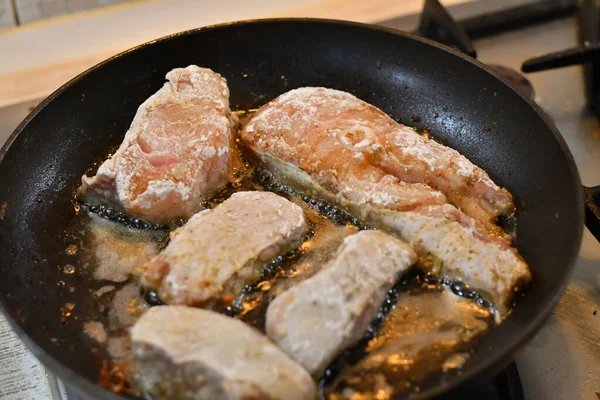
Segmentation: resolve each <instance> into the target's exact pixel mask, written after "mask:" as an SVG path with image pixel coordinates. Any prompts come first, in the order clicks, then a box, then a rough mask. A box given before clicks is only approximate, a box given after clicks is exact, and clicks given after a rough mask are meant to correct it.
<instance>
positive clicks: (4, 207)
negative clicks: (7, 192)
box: [0, 202, 8, 219]
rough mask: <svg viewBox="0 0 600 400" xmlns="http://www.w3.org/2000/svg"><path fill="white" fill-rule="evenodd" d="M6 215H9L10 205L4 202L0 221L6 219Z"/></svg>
mask: <svg viewBox="0 0 600 400" xmlns="http://www.w3.org/2000/svg"><path fill="white" fill-rule="evenodd" d="M6 214H8V203H7V202H4V203H2V206H1V207H0V219H4V218H6Z"/></svg>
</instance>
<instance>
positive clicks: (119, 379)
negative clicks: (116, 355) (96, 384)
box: [99, 360, 142, 395]
mask: <svg viewBox="0 0 600 400" xmlns="http://www.w3.org/2000/svg"><path fill="white" fill-rule="evenodd" d="M133 368H134V367H133V364H131V363H115V364H114V365H112V366H111V365H109V363H108V361H106V360H105V361H103V362H102V368H101V369H100V379H99V380H100V385H101V386H102V387H103V388H105V389H108V390H110V391H111V392H114V393H126V394H131V395H141V394H142V391H141V390H140V389H137V388H131V387H129V386H128V383H127V376H131V369H133Z"/></svg>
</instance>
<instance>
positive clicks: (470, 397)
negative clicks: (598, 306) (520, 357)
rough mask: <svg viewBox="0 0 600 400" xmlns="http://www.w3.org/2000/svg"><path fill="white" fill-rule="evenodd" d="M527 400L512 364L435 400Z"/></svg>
mask: <svg viewBox="0 0 600 400" xmlns="http://www.w3.org/2000/svg"><path fill="white" fill-rule="evenodd" d="M65 391H66V393H67V398H66V399H61V400H87V399H86V398H84V397H79V396H76V395H74V394H73V392H72V391H71V390H70V389H69V388H68V386H67V385H65ZM479 399H486V400H525V394H524V393H523V386H522V385H521V378H520V377H519V371H518V370H517V364H516V363H514V362H513V363H511V364H510V365H509V366H508V367H506V368H505V369H504V370H502V372H500V374H498V375H497V376H496V378H495V379H493V380H491V381H489V382H487V383H485V384H481V385H477V386H470V387H462V388H458V389H457V390H456V391H454V392H452V393H449V394H446V395H444V396H440V397H436V398H435V400H479Z"/></svg>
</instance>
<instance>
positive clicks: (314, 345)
mask: <svg viewBox="0 0 600 400" xmlns="http://www.w3.org/2000/svg"><path fill="white" fill-rule="evenodd" d="M416 260H417V255H416V254H415V252H414V251H413V250H412V249H411V248H410V246H408V245H407V244H406V243H404V242H402V241H400V240H398V239H396V238H393V237H391V236H388V235H386V234H385V233H382V232H378V231H361V232H358V233H356V234H354V235H351V236H348V237H346V238H345V239H344V242H343V244H342V245H341V246H340V248H339V249H338V251H337V254H336V255H334V257H333V259H332V260H331V261H330V262H329V263H328V264H327V265H325V266H324V269H323V270H322V271H320V272H318V273H317V274H316V275H314V276H312V277H311V278H309V279H307V280H305V281H303V282H301V283H299V284H298V285H296V286H293V287H292V288H291V289H288V290H287V291H285V292H283V293H282V294H281V295H279V296H277V297H276V298H275V300H273V301H272V302H271V304H270V305H269V308H268V309H267V317H266V332H267V335H268V336H269V338H271V340H273V341H274V342H275V343H276V344H277V345H278V346H279V347H280V348H281V349H282V350H283V351H285V352H286V353H287V354H288V355H289V356H290V357H292V358H293V359H294V360H296V361H298V362H299V363H300V364H301V365H303V366H304V368H306V369H307V370H308V371H309V372H310V373H311V374H312V375H313V376H314V377H319V376H320V375H321V374H322V373H323V371H324V369H325V367H326V366H327V365H328V364H329V363H330V362H331V361H332V360H333V359H334V358H335V357H336V356H337V355H338V354H339V353H340V352H341V351H343V350H344V349H346V348H347V347H349V346H351V345H353V344H354V343H356V342H357V341H358V340H360V339H361V338H362V337H363V336H364V334H365V332H366V330H367V328H368V326H369V325H370V323H371V322H372V320H373V318H374V317H375V315H376V314H377V312H378V310H379V308H380V307H381V304H382V303H383V299H384V298H385V295H386V293H387V292H388V291H389V290H390V288H391V287H392V286H393V285H394V283H395V282H396V280H397V279H398V278H399V276H400V275H401V274H403V273H404V272H405V271H406V270H407V269H408V268H409V267H410V266H411V265H413V264H414V263H415V262H416Z"/></svg>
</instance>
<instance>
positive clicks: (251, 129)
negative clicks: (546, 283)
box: [243, 87, 514, 230]
mask: <svg viewBox="0 0 600 400" xmlns="http://www.w3.org/2000/svg"><path fill="white" fill-rule="evenodd" d="M243 137H244V138H245V141H246V142H247V143H250V144H251V147H252V148H253V149H255V151H257V152H264V153H268V154H270V155H272V156H274V157H277V158H279V159H281V160H283V161H285V162H293V163H295V164H298V159H302V161H303V162H302V163H301V165H300V164H298V165H299V166H300V167H301V168H302V169H303V170H304V171H306V172H308V173H309V174H311V175H313V176H314V177H315V179H316V180H317V182H318V183H319V184H321V185H323V186H325V187H334V186H335V187H336V188H337V190H335V192H338V193H346V192H349V193H351V192H352V191H354V190H355V189H354V187H355V185H356V184H357V185H359V186H362V185H363V184H364V183H371V184H374V183H378V184H380V185H381V186H383V184H384V181H387V182H391V183H397V181H398V180H400V181H401V182H405V183H420V184H426V185H428V186H430V187H431V188H433V189H436V190H438V191H440V192H442V193H443V194H444V195H445V196H446V198H447V199H448V201H450V203H452V204H454V205H455V206H457V207H459V208H461V209H462V210H463V211H464V212H465V213H466V214H467V215H469V216H471V217H473V218H475V219H477V220H479V221H480V222H481V223H483V224H484V225H486V226H487V227H488V228H491V229H494V225H493V223H492V221H493V219H494V218H495V217H497V216H499V215H503V214H510V213H512V212H513V211H514V204H513V201H512V196H511V195H510V193H509V192H508V191H507V190H506V189H503V188H500V187H499V186H498V185H496V184H495V183H494V182H492V180H491V179H490V178H489V176H488V174H487V173H486V172H485V171H483V170H482V169H481V168H479V167H477V166H475V165H474V164H473V163H471V162H470V161H469V160H468V159H467V158H466V157H464V156H463V155H461V154H460V153H458V152H457V151H456V150H454V149H451V148H449V147H446V146H443V145H441V144H439V143H437V142H435V141H434V140H431V139H428V138H427V137H424V136H421V135H419V134H418V133H417V132H415V130H414V129H412V128H409V127H406V126H404V125H401V124H398V123H396V122H395V121H394V120H392V119H391V118H390V117H389V116H388V115H386V114H385V113H384V112H383V111H381V110H379V109H378V108H376V107H373V106H372V105H370V104H368V103H365V102H364V101H362V100H360V99H358V98H356V97H355V96H353V95H351V94H350V93H346V92H342V91H339V90H333V89H327V88H320V87H307V88H300V89H295V90H291V91H289V92H287V93H284V94H283V95H281V96H280V97H278V98H277V99H275V100H273V101H271V102H270V103H268V104H267V105H265V106H263V107H262V108H261V109H259V111H258V112H257V113H256V115H255V116H254V117H253V118H252V120H251V121H250V122H249V123H248V124H247V126H246V127H245V129H244V133H243ZM333 155H335V156H333ZM332 156H333V157H332ZM373 170H375V171H373ZM392 177H393V178H394V179H393V178H392ZM355 181H356V182H355ZM394 186H397V185H391V187H388V188H386V190H385V191H380V193H381V195H385V196H386V197H387V196H397V194H395V193H394V192H396V191H397V190H395V189H394ZM402 189H403V190H404V191H407V190H410V191H411V192H413V193H412V194H413V195H415V194H416V192H420V194H419V195H418V197H417V198H416V199H415V203H418V204H424V203H425V202H427V203H428V204H431V203H432V202H435V203H438V202H439V201H445V199H444V198H443V196H441V197H440V196H439V194H438V196H436V194H437V193H431V191H427V190H426V189H424V188H422V187H420V186H408V187H406V186H404V187H403V188H402ZM398 190H399V189H398ZM428 196H432V197H434V198H435V199H427V197H428ZM435 200H438V201H435ZM363 201H365V202H366V203H369V201H368V199H363ZM384 201H387V200H385V199H384ZM406 202H407V201H406V200H404V201H403V202H401V203H399V202H398V201H394V203H395V204H396V206H398V205H399V204H402V205H406ZM495 230H497V229H495Z"/></svg>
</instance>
